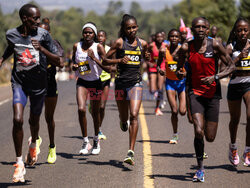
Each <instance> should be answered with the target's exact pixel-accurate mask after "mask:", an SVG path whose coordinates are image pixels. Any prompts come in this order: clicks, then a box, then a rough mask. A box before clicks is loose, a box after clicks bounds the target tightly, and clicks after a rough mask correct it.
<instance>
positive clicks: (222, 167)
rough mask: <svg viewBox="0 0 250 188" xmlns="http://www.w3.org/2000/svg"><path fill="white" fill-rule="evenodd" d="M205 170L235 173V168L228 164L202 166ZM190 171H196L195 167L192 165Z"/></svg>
mask: <svg viewBox="0 0 250 188" xmlns="http://www.w3.org/2000/svg"><path fill="white" fill-rule="evenodd" d="M204 168H205V170H206V169H210V170H211V169H225V170H228V171H231V172H237V171H238V170H237V168H235V167H234V166H232V165H230V164H224V165H218V166H204ZM190 169H192V170H196V169H197V166H195V165H192V166H191V168H190Z"/></svg>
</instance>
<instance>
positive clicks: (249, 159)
mask: <svg viewBox="0 0 250 188" xmlns="http://www.w3.org/2000/svg"><path fill="white" fill-rule="evenodd" d="M243 158H244V166H250V152H244V154H243Z"/></svg>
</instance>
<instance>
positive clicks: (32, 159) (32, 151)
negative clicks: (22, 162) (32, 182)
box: [26, 147, 37, 166]
mask: <svg viewBox="0 0 250 188" xmlns="http://www.w3.org/2000/svg"><path fill="white" fill-rule="evenodd" d="M36 162H37V152H36V147H35V148H31V147H30V148H29V153H28V154H27V156H26V164H27V165H30V166H33V165H34V164H35V163H36Z"/></svg>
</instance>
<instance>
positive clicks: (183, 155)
mask: <svg viewBox="0 0 250 188" xmlns="http://www.w3.org/2000/svg"><path fill="white" fill-rule="evenodd" d="M152 156H156V157H174V158H194V153H159V154H154V155H152Z"/></svg>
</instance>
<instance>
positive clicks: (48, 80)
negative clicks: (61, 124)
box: [0, 4, 250, 182]
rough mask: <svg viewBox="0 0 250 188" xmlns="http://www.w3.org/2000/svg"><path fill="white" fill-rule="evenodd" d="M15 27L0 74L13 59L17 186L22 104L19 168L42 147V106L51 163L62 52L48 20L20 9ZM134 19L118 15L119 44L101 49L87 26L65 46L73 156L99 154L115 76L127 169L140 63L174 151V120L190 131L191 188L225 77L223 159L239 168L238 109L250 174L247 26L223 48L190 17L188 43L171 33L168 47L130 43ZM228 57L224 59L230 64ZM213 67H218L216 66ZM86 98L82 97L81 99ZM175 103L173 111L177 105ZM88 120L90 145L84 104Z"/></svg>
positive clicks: (237, 28)
mask: <svg viewBox="0 0 250 188" xmlns="http://www.w3.org/2000/svg"><path fill="white" fill-rule="evenodd" d="M19 15H20V19H21V21H22V25H21V26H19V27H17V28H14V29H10V30H8V31H7V33H6V39H7V41H8V46H7V47H6V50H5V52H4V54H3V56H2V58H1V59H0V66H1V65H2V63H3V62H4V61H5V60H6V59H7V58H8V57H9V56H10V55H12V54H14V67H13V71H12V77H11V83H12V90H13V132H12V135H13V141H14V146H15V151H16V163H15V165H14V166H15V167H16V169H15V171H14V174H13V182H24V181H25V180H24V175H25V173H26V170H25V165H24V162H23V157H22V142H23V111H24V108H25V105H26V103H27V99H28V97H29V100H30V117H29V124H30V131H31V138H30V139H29V151H28V154H27V156H26V165H34V164H35V163H36V162H37V156H38V154H39V153H40V148H39V146H40V144H41V142H42V139H41V137H40V136H39V119H40V115H41V112H42V108H43V104H44V103H45V117H46V122H47V125H48V132H49V139H50V145H49V154H48V159H47V161H48V163H55V161H56V145H55V141H54V132H55V122H54V118H53V116H54V111H55V107H56V103H57V95H58V92H57V86H56V81H55V73H56V66H58V67H63V56H64V52H63V48H62V47H61V45H60V43H59V42H58V41H57V40H53V39H52V38H51V35H50V34H49V31H50V23H49V20H48V19H43V20H42V22H40V17H41V15H40V11H39V8H38V7H37V6H35V5H32V4H26V5H24V6H22V7H21V9H20V10H19ZM137 30H138V25H137V21H136V18H135V17H134V16H132V15H128V14H125V15H124V16H123V17H122V21H121V25H120V31H119V38H118V39H117V40H116V41H115V42H114V43H113V44H112V46H111V47H110V48H109V47H108V46H107V45H106V44H105V41H106V36H107V34H106V32H105V31H102V30H100V31H98V30H97V28H96V25H95V24H94V23H92V22H88V23H86V24H85V25H84V26H83V28H82V39H81V40H80V41H79V42H77V43H75V44H74V46H73V57H72V60H73V62H74V64H73V70H74V71H75V72H76V77H77V81H76V100H77V105H78V119H79V124H80V128H81V132H82V136H83V145H82V148H81V150H80V151H79V153H80V154H88V153H89V151H91V153H92V154H93V155H97V154H99V153H100V150H101V146H100V139H106V136H105V135H104V134H103V133H102V131H101V130H100V127H101V124H102V121H103V118H104V114H105V113H104V112H105V104H106V101H107V95H108V91H109V85H110V78H111V76H110V73H112V72H116V79H115V99H116V103H117V106H118V112H119V118H120V128H121V130H122V131H124V132H125V131H127V130H129V147H128V152H127V156H126V157H125V159H124V162H125V163H128V164H131V165H134V164H135V159H134V156H135V150H134V148H135V142H136V137H137V132H138V114H139V109H140V106H141V102H142V88H143V83H142V76H141V72H140V71H141V66H142V61H145V62H147V64H148V66H149V77H150V92H151V93H152V95H154V96H155V99H156V108H155V113H156V115H162V112H161V111H160V109H159V104H160V100H161V99H162V96H163V83H164V82H165V85H166V95H167V98H168V101H169V104H170V107H171V123H172V127H173V138H172V139H171V140H170V143H173V144H177V143H178V113H180V114H181V115H185V114H186V111H187V112H189V113H188V118H189V121H190V122H191V123H193V125H194V132H195V134H194V148H195V153H196V159H197V164H198V170H197V171H196V173H195V175H194V177H193V181H200V182H204V165H203V158H204V136H205V138H206V140H207V141H208V142H213V141H214V139H215V136H216V132H217V127H218V120H219V106H220V99H221V88H220V82H219V80H220V79H221V78H224V77H227V76H229V75H230V77H231V79H230V83H229V86H228V94H227V99H228V106H229V111H230V118H231V119H230V123H229V130H230V138H231V143H230V144H229V159H230V162H231V163H232V164H233V165H238V164H239V155H238V151H237V145H236V134H237V128H238V124H239V119H240V114H241V111H240V109H241V101H242V99H243V101H244V103H245V105H246V111H247V112H246V114H247V127H246V133H247V134H246V147H245V151H244V154H243V157H244V165H245V166H250V125H249V124H250V122H249V121H250V108H249V105H250V92H249V90H250V73H249V70H250V40H249V22H248V21H247V20H246V19H244V18H239V19H237V20H236V22H235V24H234V27H233V29H232V31H231V33H230V36H229V39H228V42H227V47H226V48H224V47H223V46H222V44H221V41H220V40H217V39H216V38H215V37H214V36H213V37H214V38H215V39H213V38H211V37H210V38H209V37H208V33H209V21H208V20H207V19H206V18H205V17H197V18H195V19H193V21H192V28H191V30H192V32H193V38H189V39H185V37H186V32H187V30H186V29H185V28H182V29H181V30H177V29H171V30H170V31H169V33H168V41H167V42H166V41H165V42H164V33H162V32H157V33H156V34H155V39H154V41H153V42H152V43H150V44H148V43H147V42H146V41H145V40H142V39H141V38H139V37H138V36H137ZM230 56H231V57H230ZM218 60H220V61H221V63H222V64H224V67H223V69H220V67H219V66H218V65H219V64H218ZM88 96H89V97H88ZM177 97H178V99H179V106H178V105H177V104H178V102H177ZM88 99H89V100H90V102H89V112H90V113H91V115H92V118H93V125H94V134H95V135H94V138H93V145H91V144H90V142H89V139H88V135H87V119H86V113H87V109H86V104H87V100H88Z"/></svg>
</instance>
